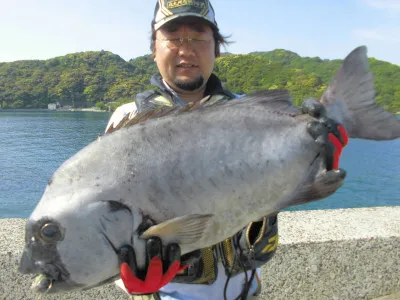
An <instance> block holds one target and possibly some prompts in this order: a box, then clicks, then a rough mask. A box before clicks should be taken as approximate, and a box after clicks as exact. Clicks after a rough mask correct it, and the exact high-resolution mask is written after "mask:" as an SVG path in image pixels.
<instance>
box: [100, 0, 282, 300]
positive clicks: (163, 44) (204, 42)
mask: <svg viewBox="0 0 400 300" xmlns="http://www.w3.org/2000/svg"><path fill="white" fill-rule="evenodd" d="M151 26H152V35H151V47H150V48H151V50H152V52H153V58H154V61H155V62H156V64H157V67H158V70H159V74H156V75H154V76H153V77H152V79H151V83H152V84H153V85H154V90H152V91H147V92H144V93H141V94H138V95H137V97H136V100H135V102H133V103H128V104H125V105H122V106H121V107H119V108H118V109H117V110H116V111H115V113H114V114H113V115H112V117H111V118H110V121H109V123H108V125H107V127H106V133H110V132H113V131H114V130H117V129H119V128H120V127H121V126H123V123H124V122H125V121H126V120H128V119H132V118H140V112H143V111H148V110H152V109H156V108H158V107H160V106H181V107H183V106H185V105H188V104H189V105H190V104H193V103H202V104H204V105H208V104H212V103H215V102H217V101H221V100H227V99H233V98H235V97H236V96H235V95H234V94H233V93H231V92H230V91H227V90H225V89H224V88H223V87H222V85H221V82H220V80H219V79H218V78H217V76H215V75H214V74H212V71H213V68H214V64H215V59H216V57H218V56H219V54H220V46H221V45H224V44H226V43H227V41H226V40H225V38H224V37H223V36H222V35H221V33H220V32H219V28H218V25H217V22H216V21H215V15H214V10H213V8H212V6H211V4H210V3H209V1H208V0H202V1H200V0H197V1H168V0H159V1H158V3H157V4H156V8H155V12H154V20H153V22H152V25H151ZM277 244H278V223H277V215H273V216H269V217H265V218H263V219H262V220H255V222H252V223H250V224H249V225H248V226H247V227H246V228H244V229H243V230H241V231H240V232H238V233H237V234H236V235H235V236H233V237H231V238H229V239H227V240H225V241H224V242H222V243H220V244H218V245H214V246H213V247H210V248H207V249H201V250H199V251H196V252H194V253H190V254H188V255H185V256H184V257H182V258H181V257H180V255H179V247H178V248H176V247H175V248H174V249H175V250H174V251H175V252H174V253H173V254H172V256H174V257H175V258H174V259H172V260H171V259H169V260H168V259H165V257H164V263H165V264H164V270H163V272H165V271H166V269H167V268H168V266H170V265H171V264H172V263H173V262H174V261H176V260H181V262H182V265H186V267H187V268H186V269H184V270H180V271H179V272H178V273H177V271H178V270H177V269H176V270H175V272H174V274H173V275H175V274H176V273H177V274H176V276H175V277H174V279H173V280H172V282H171V283H169V284H167V285H165V286H156V287H154V286H153V287H151V288H149V285H151V283H150V282H147V284H148V285H147V287H146V284H143V285H142V284H132V282H130V280H129V279H127V277H125V276H122V275H123V274H122V272H121V277H122V278H123V279H124V285H125V287H127V288H128V290H129V291H130V292H132V291H134V292H135V293H138V294H148V293H152V292H156V291H158V290H159V292H158V293H155V294H154V295H153V296H152V297H154V298H155V299H159V298H161V299H223V298H224V297H225V298H226V299H236V298H239V299H246V298H247V297H251V296H256V295H257V294H258V293H259V292H260V290H261V284H260V277H259V276H260V271H259V267H260V266H261V265H263V264H265V263H266V262H267V261H268V260H270V259H271V257H272V256H273V255H274V253H275V251H276V247H277ZM163 246H166V245H163ZM149 249H150V250H149ZM124 251H125V252H124V253H123V255H122V256H124V255H125V258H123V259H122V261H121V262H129V260H130V265H131V267H132V268H133V269H134V270H133V271H134V273H136V274H134V275H133V276H134V277H135V276H136V277H140V278H141V279H144V278H145V276H146V275H147V276H148V277H149V278H151V276H154V273H155V272H158V271H155V269H154V268H153V267H152V266H149V265H148V269H145V270H136V266H135V264H134V262H133V263H132V260H134V257H133V258H132V257H131V258H130V259H128V258H127V256H129V251H133V250H132V249H128V250H126V249H125V250H124ZM171 251H172V250H171ZM121 253H122V252H121ZM148 253H149V261H150V264H151V262H152V259H153V258H154V257H163V254H162V246H161V242H160V241H159V240H157V239H154V240H151V241H149V243H148ZM170 253H172V252H170ZM130 255H132V253H131V254H130ZM158 275H160V276H162V275H163V274H158ZM158 275H157V274H156V275H155V276H156V277H157V276H158ZM130 278H131V279H132V280H134V279H135V278H133V277H130ZM135 280H136V279H135ZM167 281H169V280H167ZM153 282H154V280H153ZM121 286H122V285H121ZM138 286H140V287H139V288H138ZM122 287H123V288H124V286H122ZM135 288H136V290H135Z"/></svg>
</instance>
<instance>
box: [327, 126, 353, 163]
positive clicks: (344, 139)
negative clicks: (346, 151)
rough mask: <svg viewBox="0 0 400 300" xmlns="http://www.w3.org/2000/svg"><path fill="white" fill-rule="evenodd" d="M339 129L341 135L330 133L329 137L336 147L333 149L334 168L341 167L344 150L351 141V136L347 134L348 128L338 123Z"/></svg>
mask: <svg viewBox="0 0 400 300" xmlns="http://www.w3.org/2000/svg"><path fill="white" fill-rule="evenodd" d="M337 130H338V132H339V136H338V137H337V136H336V135H335V134H334V133H329V134H328V138H329V140H330V141H331V143H332V144H333V146H334V147H335V149H334V151H333V162H332V169H338V168H339V159H340V156H341V155H342V150H343V148H344V147H346V145H347V144H348V142H349V136H348V135H347V131H346V129H344V127H343V126H341V125H337Z"/></svg>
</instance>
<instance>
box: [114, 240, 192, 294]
mask: <svg viewBox="0 0 400 300" xmlns="http://www.w3.org/2000/svg"><path fill="white" fill-rule="evenodd" d="M146 255H147V259H146V261H147V264H146V270H145V271H144V270H138V269H137V265H136V256H135V251H134V250H133V248H132V247H131V246H130V245H126V246H123V247H121V248H120V251H119V253H118V258H119V263H120V275H121V279H122V281H123V283H124V285H125V288H126V289H127V290H128V292H129V293H130V294H151V293H155V292H157V291H159V290H160V288H162V287H163V286H164V285H166V284H168V283H169V282H170V281H171V280H172V279H173V278H174V277H175V275H176V274H177V273H178V272H180V271H182V270H184V269H185V268H186V267H185V266H184V267H181V261H180V258H181V251H180V248H179V245H177V244H170V245H168V246H167V247H166V255H165V257H163V248H162V243H161V240H160V239H159V238H158V237H153V238H150V239H148V240H147V241H146Z"/></svg>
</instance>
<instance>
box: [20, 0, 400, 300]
mask: <svg viewBox="0 0 400 300" xmlns="http://www.w3.org/2000/svg"><path fill="white" fill-rule="evenodd" d="M151 26H152V36H151V49H152V51H153V57H154V60H155V62H156V64H157V67H158V70H159V74H157V75H155V76H154V77H153V78H152V79H151V83H152V84H153V85H154V90H152V91H147V92H144V93H140V94H138V95H137V97H136V99H135V101H134V103H129V104H125V105H122V106H121V107H119V108H118V109H117V110H116V111H115V113H114V114H113V115H112V116H111V118H110V121H109V123H108V125H107V127H106V134H105V135H104V136H103V137H102V138H101V139H97V140H95V141H93V142H92V143H90V144H89V145H87V146H86V147H84V148H83V149H81V150H80V151H79V152H78V153H76V154H75V155H73V156H72V157H70V158H69V159H68V160H66V161H65V162H64V163H63V164H62V165H61V166H60V167H59V168H58V169H57V170H56V171H55V172H54V174H53V175H52V176H51V178H50V180H49V181H48V183H47V186H46V188H45V191H44V193H43V195H42V198H41V199H40V201H39V203H38V204H37V206H36V207H35V209H34V211H33V212H32V214H31V215H30V217H29V219H28V220H27V222H26V226H25V248H24V250H23V253H22V256H21V261H20V266H19V271H20V272H21V273H23V274H37V276H36V277H35V279H34V282H33V284H32V289H33V290H35V291H36V292H40V293H62V292H66V291H71V290H74V289H80V290H86V289H90V288H94V287H97V286H101V285H103V284H106V283H109V282H112V281H115V280H117V279H120V280H118V283H119V285H120V287H121V288H122V289H123V290H124V291H126V292H128V293H129V294H132V295H134V297H142V298H143V297H145V298H146V297H147V298H150V299H151V298H153V299H249V298H251V297H257V295H259V294H260V291H261V285H260V282H261V281H260V267H261V266H262V265H264V264H265V263H267V262H268V261H269V260H270V259H271V257H272V256H273V255H274V253H275V251H276V248H277V245H278V225H277V214H278V212H279V211H282V210H283V209H285V208H287V207H290V206H294V205H299V204H302V203H309V202H312V201H317V200H321V199H324V198H326V197H328V196H330V195H332V194H333V193H335V192H336V191H337V190H338V189H339V188H340V187H341V186H342V185H343V183H344V179H345V177H346V172H345V170H343V169H341V168H339V158H340V155H341V151H342V148H343V147H344V146H345V145H346V144H347V140H348V137H350V138H363V139H372V140H391V139H396V138H399V137H400V120H399V119H398V118H397V117H396V116H394V115H393V114H391V113H390V112H387V111H384V109H383V108H382V107H380V106H379V105H377V104H376V101H375V90H374V81H373V74H372V73H371V72H370V71H369V63H368V57H367V48H366V47H364V46H361V47H357V48H355V49H354V50H353V51H352V52H351V53H350V54H349V55H348V56H347V57H346V58H345V59H344V61H343V64H342V66H341V67H340V69H339V70H338V71H337V72H336V74H335V76H334V78H333V80H332V82H331V84H330V85H329V86H328V87H327V89H326V90H325V91H324V93H323V95H322V97H321V99H320V100H319V101H316V100H315V99H305V100H304V101H303V104H302V107H297V106H294V105H293V103H292V99H291V96H290V95H289V93H288V92H287V91H279V90H270V91H259V92H256V93H252V94H250V95H245V96H243V97H237V96H236V95H234V94H233V93H231V92H229V91H227V90H226V89H224V88H223V87H222V85H221V82H220V80H219V79H218V78H217V77H216V76H215V75H214V74H213V73H212V71H213V68H214V63H215V59H216V57H218V56H219V54H220V46H221V45H224V44H226V43H227V41H226V39H225V37H224V36H222V35H221V33H220V32H219V29H218V25H217V22H216V21H215V15H214V10H213V8H212V6H211V4H210V3H209V1H207V0H202V1H201V0H196V1H195V0H191V1H170V0H159V1H158V3H157V4H156V8H155V12H154V20H153V22H152V25H151ZM347 135H348V136H347ZM138 295H142V296H138Z"/></svg>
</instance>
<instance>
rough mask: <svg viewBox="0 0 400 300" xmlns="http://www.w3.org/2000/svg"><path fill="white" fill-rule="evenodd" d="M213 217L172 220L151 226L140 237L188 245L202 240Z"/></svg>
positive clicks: (199, 216) (210, 215) (197, 216)
mask: <svg viewBox="0 0 400 300" xmlns="http://www.w3.org/2000/svg"><path fill="white" fill-rule="evenodd" d="M213 216H214V215H213V214H207V215H200V214H193V215H186V216H183V217H178V218H174V219H171V220H168V221H165V222H162V223H160V224H158V225H154V226H151V227H150V228H149V229H147V230H146V231H145V232H144V233H143V234H142V236H141V238H143V239H148V238H150V237H151V236H158V237H160V238H161V239H162V240H163V242H164V243H165V242H166V243H178V244H180V245H190V244H194V243H195V242H197V241H199V240H201V239H203V237H204V234H205V232H208V230H207V229H208V228H209V227H210V225H211V222H212V221H211V219H212V217H213Z"/></svg>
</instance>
